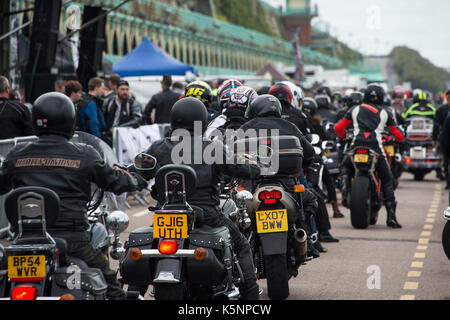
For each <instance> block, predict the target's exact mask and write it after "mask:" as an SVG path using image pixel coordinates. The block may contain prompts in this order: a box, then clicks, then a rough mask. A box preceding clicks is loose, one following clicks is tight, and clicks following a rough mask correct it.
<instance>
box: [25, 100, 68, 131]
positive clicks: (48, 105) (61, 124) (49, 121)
mask: <svg viewBox="0 0 450 320" xmlns="http://www.w3.org/2000/svg"><path fill="white" fill-rule="evenodd" d="M31 117H32V125H33V128H34V131H35V132H36V135H37V136H41V135H43V134H56V135H60V136H64V137H66V138H67V139H71V138H72V136H73V133H74V131H75V107H74V105H73V102H72V100H70V99H69V97H68V96H66V95H65V94H62V93H59V92H50V93H46V94H43V95H41V96H40V97H39V98H37V99H36V101H35V102H34V104H33V108H32V111H31Z"/></svg>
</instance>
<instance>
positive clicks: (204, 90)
mask: <svg viewBox="0 0 450 320" xmlns="http://www.w3.org/2000/svg"><path fill="white" fill-rule="evenodd" d="M184 97H193V98H196V99H198V100H200V101H201V102H202V103H203V104H204V105H205V107H206V110H207V111H208V115H209V119H212V118H213V117H214V115H215V114H216V113H217V110H215V109H213V108H212V107H211V102H212V98H213V96H212V90H211V87H210V86H209V84H207V83H206V82H204V81H194V82H191V83H189V84H188V85H187V86H186V90H185V92H184Z"/></svg>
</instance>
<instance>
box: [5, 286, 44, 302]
mask: <svg viewBox="0 0 450 320" xmlns="http://www.w3.org/2000/svg"><path fill="white" fill-rule="evenodd" d="M37 296H38V288H36V287H35V286H19V287H15V288H14V289H13V291H12V293H11V299H12V300H36V298H37Z"/></svg>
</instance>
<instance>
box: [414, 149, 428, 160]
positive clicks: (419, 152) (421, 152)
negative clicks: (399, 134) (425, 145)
mask: <svg viewBox="0 0 450 320" xmlns="http://www.w3.org/2000/svg"><path fill="white" fill-rule="evenodd" d="M425 156H426V151H425V149H412V150H411V158H425Z"/></svg>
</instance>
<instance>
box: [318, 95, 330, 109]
mask: <svg viewBox="0 0 450 320" xmlns="http://www.w3.org/2000/svg"><path fill="white" fill-rule="evenodd" d="M314 99H315V100H316V102H317V107H319V108H321V109H329V108H330V105H331V99H330V97H329V96H327V95H325V94H320V95H318V96H315V97H314Z"/></svg>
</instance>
